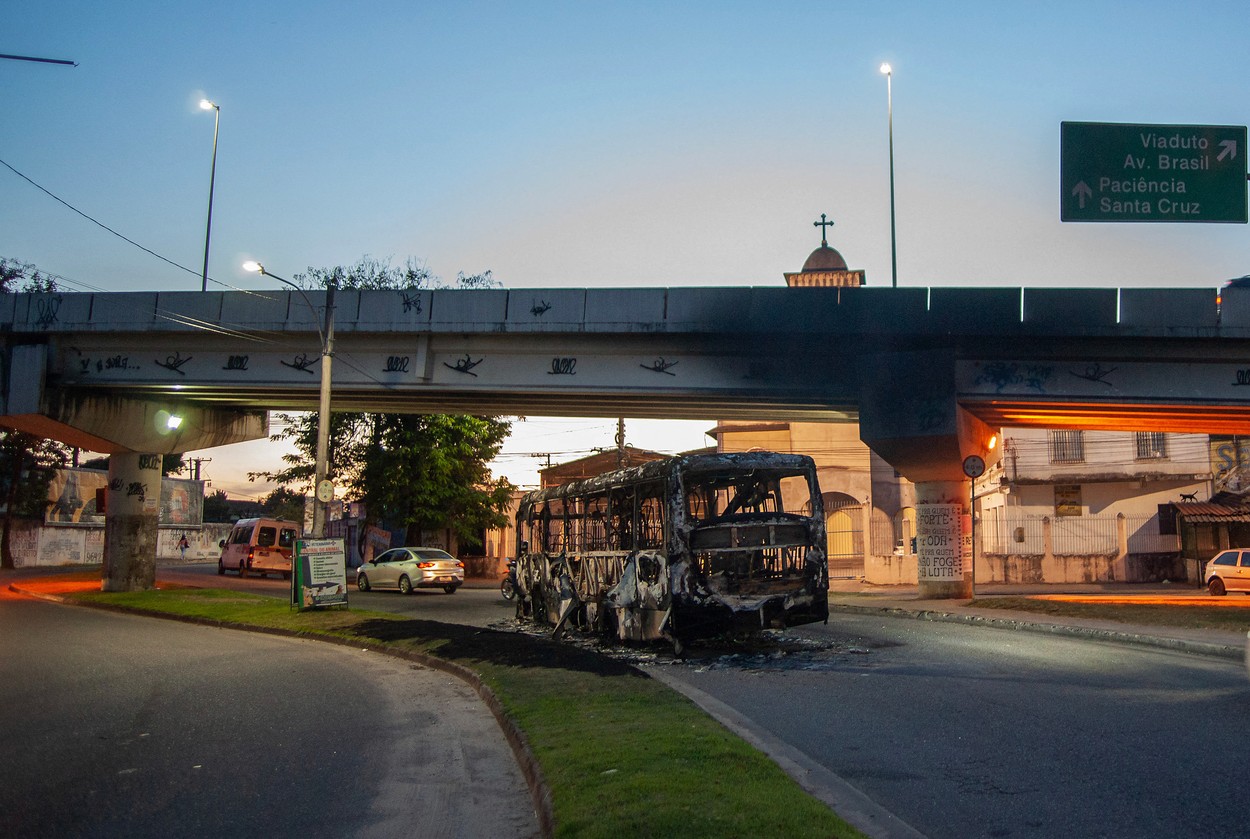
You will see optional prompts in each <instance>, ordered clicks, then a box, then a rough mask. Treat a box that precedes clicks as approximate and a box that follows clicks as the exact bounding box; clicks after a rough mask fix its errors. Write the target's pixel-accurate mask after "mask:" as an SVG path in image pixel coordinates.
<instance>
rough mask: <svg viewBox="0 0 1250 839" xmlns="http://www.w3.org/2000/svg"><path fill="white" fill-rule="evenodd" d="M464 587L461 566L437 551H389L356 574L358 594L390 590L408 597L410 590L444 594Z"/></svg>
mask: <svg viewBox="0 0 1250 839" xmlns="http://www.w3.org/2000/svg"><path fill="white" fill-rule="evenodd" d="M463 584H464V563H463V562H461V561H460V560H458V559H456V558H455V557H454V556H452V555H451V554H449V553H447V551H442V550H439V549H438V548H391V549H390V550H389V551H386V552H385V553H383V554H381V555H380V556H376V557H374V558H373V559H371V560H369V561H368V562H366V563H365V564H364V565H362V566H360V568H359V569H358V570H357V571H356V587H357V588H358V589H360V590H361V591H368V590H369V589H373V588H393V589H398V590H399V591H401V592H403V593H404V594H412V590H413V589H414V588H441V589H442V590H443V591H445V592H447V593H448V594H455V593H456V589H458V588H460V586H461V585H463Z"/></svg>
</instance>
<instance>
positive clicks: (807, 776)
mask: <svg viewBox="0 0 1250 839" xmlns="http://www.w3.org/2000/svg"><path fill="white" fill-rule="evenodd" d="M637 669H638V670H639V671H641V672H642V673H645V674H646V675H648V676H650V677H651V678H653V679H655V680H656V681H657V682H660V683H661V684H663V685H665V686H666V687H668V688H669V689H670V690H674V691H677V692H678V693H680V694H682V695H683V696H685V697H686V698H687V699H689V700H690V701H691V702H693V703H694V704H696V705H698V706H699V707H700V708H701V709H703V711H704V712H705V713H707V714H708V716H710V717H712V718H713V719H715V720H716V721H717V722H719V723H720V724H721V725H723V726H725V728H727V729H729V730H730V731H732V732H733V733H734V734H736V735H738V736H739V737H741V738H742V739H743V740H745V741H746V742H747V744H748V745H750V746H751V747H752V748H755V749H758V750H759V751H761V752H763V753H764V754H765V755H766V756H767V757H768V758H769V759H770V760H772V761H773V762H774V763H776V764H777V765H778V766H779V767H781V771H783V772H785V773H786V774H787V775H789V776H790V777H791V778H793V779H794V781H795V782H796V783H797V784H798V785H799V786H800V787H802V788H803V789H804V790H805V791H806V792H807V793H808V794H809V795H811V796H812V797H814V798H817V799H819V800H820V801H822V802H823V803H824V804H825V805H826V806H828V807H829V809H831V810H833V812H834V813H836V814H837V815H838V816H839V817H840V818H842V819H843V820H845V821H846V822H847V823H849V824H850V825H851V826H852V827H854V828H855V829H856V830H859V831H860V832H861V833H864V834H866V835H868V836H870V837H872V839H924V834H923V833H921V832H920V831H918V830H916V829H915V828H914V827H912V826H911V825H909V824H907V823H906V822H905V821H903V820H902V819H900V818H899V817H898V816H896V815H894V814H893V813H891V812H890V811H889V810H887V809H885V808H884V807H881V806H880V805H878V804H877V803H876V802H875V801H873V800H872V799H871V798H869V797H868V796H867V795H865V794H864V793H862V792H861V791H860V790H859V789H858V788H857V787H855V786H853V785H852V784H850V783H848V782H847V781H846V780H844V779H843V778H842V777H841V776H839V775H838V774H836V773H835V772H833V771H831V770H829V769H826V768H825V767H823V766H821V765H820V764H819V763H817V762H816V761H814V760H812V759H811V758H810V757H808V756H807V755H806V754H804V753H803V752H802V751H800V750H799V749H796V748H794V747H793V746H791V745H790V744H788V743H786V742H784V741H782V740H780V739H778V738H776V737H774V736H773V735H772V734H770V733H768V732H767V731H765V730H764V729H762V728H760V727H759V726H757V725H755V724H754V723H753V722H751V721H750V720H749V719H747V718H746V717H744V716H742V715H741V714H739V713H738V712H737V711H735V710H734V709H733V708H731V707H730V706H729V705H726V704H725V703H724V702H721V701H720V700H719V699H717V698H716V697H714V696H711V695H710V694H707V693H704V692H703V691H701V690H699V689H698V688H696V687H692V686H690V685H687V684H684V683H682V682H680V681H678V680H676V679H674V678H672V677H670V676H669V675H668V674H667V673H665V672H664V670H663V667H662V666H651V667H639V668H637Z"/></svg>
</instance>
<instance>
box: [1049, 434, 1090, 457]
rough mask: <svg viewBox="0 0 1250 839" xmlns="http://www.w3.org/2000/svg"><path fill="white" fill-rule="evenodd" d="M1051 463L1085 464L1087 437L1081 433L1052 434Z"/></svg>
mask: <svg viewBox="0 0 1250 839" xmlns="http://www.w3.org/2000/svg"><path fill="white" fill-rule="evenodd" d="M1050 462H1051V463H1084V462H1085V437H1084V432H1081V431H1052V432H1050Z"/></svg>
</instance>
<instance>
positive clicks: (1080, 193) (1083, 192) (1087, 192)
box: [1072, 181, 1094, 210]
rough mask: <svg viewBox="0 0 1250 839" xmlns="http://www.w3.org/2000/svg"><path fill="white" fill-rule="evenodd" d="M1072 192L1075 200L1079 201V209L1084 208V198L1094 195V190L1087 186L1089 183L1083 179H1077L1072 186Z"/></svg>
mask: <svg viewBox="0 0 1250 839" xmlns="http://www.w3.org/2000/svg"><path fill="white" fill-rule="evenodd" d="M1072 194H1073V195H1075V196H1076V197H1077V200H1079V201H1080V207H1081V209H1082V210H1084V209H1085V201H1086V199H1088V198H1091V197H1092V196H1093V195H1094V191H1093V190H1092V189H1090V188H1089V184H1087V183H1085V181H1078V182H1077V185H1076V186H1074V187H1072Z"/></svg>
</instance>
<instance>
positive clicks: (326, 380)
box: [243, 260, 337, 539]
mask: <svg viewBox="0 0 1250 839" xmlns="http://www.w3.org/2000/svg"><path fill="white" fill-rule="evenodd" d="M243 270H245V271H252V272H259V273H260V274H262V275H264V276H266V277H273V278H274V279H275V280H277V281H278V282H280V283H283V284H285V285H288V286H290V287H291V288H293V289H295V290H296V291H298V292H299V294H300V297H303V298H304V302H305V303H306V304H308V308H309V310H311V311H312V313H313V318H314V321H313V322H314V323H316V320H315V319H316V316H317V309H316V307H315V306H313V304H312V301H311V300H309V299H308V295H307V294H305V293H304V289H302V288H300V287H299V286H297V285H296V284H295V283H293V282H291V281H290V280H284V279H283V278H282V277H279V276H278V275H277V274H271V273H270V272H268V271H266V270H265V266H263V265H261V264H260V263H259V262H256V261H254V260H248V261H247V262H244V263H243ZM336 288H337V286H336V285H335V284H334V282H333V281H331V282H329V283H327V284H326V319H325V328H324V329H323V328H322V327H321V325H320V324H318V325H317V332H318V334H319V335H320V336H321V400H320V402H319V404H318V408H317V464H316V467H315V468H314V478H313V493H314V499H315V500H314V501H313V537H314V538H317V539H321V538H324V537H325V535H326V519H327V518H328V516H327V515H326V513H327V512H328V509H329V504H330V500H331V499H332V498H333V497H334V485H333V484H332V483H331V482H330V481H329V479H328V477H327V473H328V472H329V464H328V462H327V461H328V460H329V455H330V361H331V359H332V358H333V356H334V291H335V289H336Z"/></svg>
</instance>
